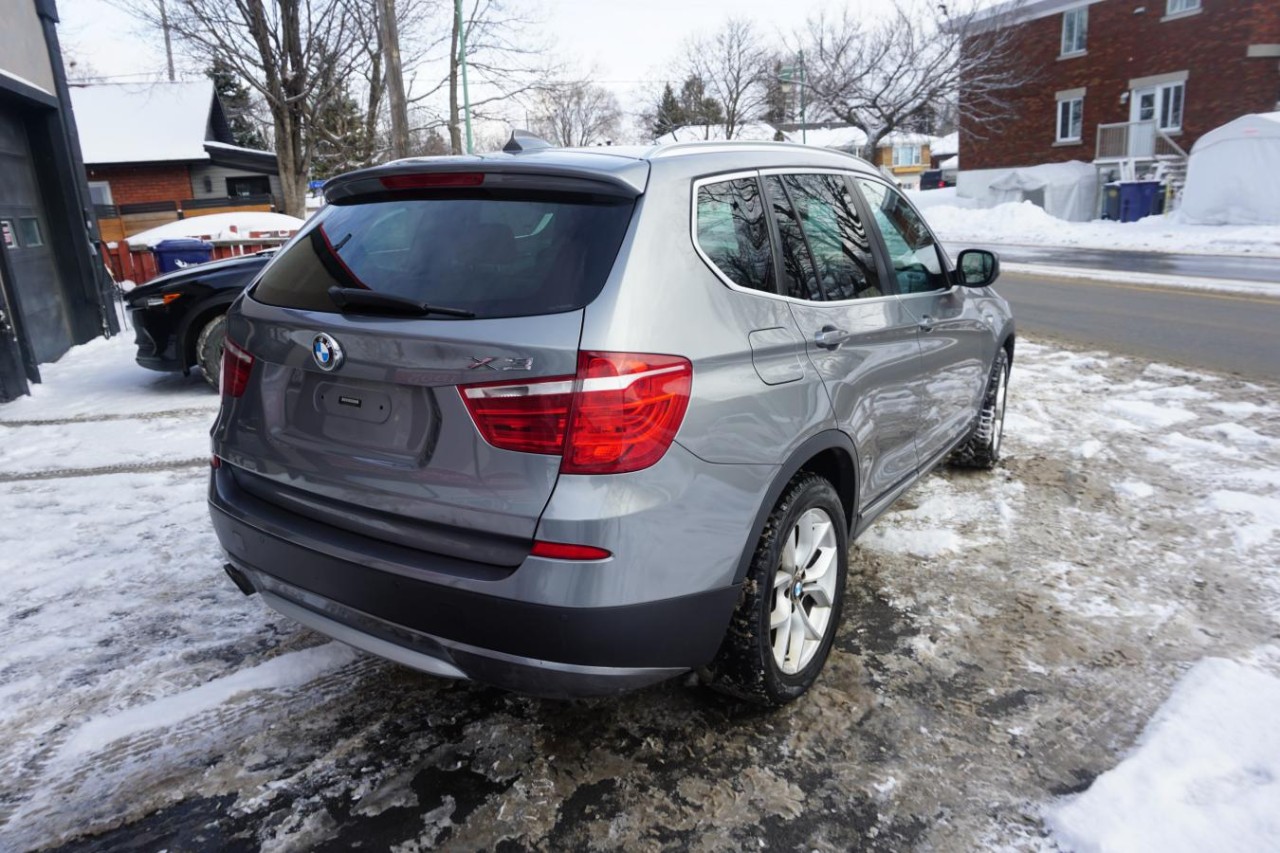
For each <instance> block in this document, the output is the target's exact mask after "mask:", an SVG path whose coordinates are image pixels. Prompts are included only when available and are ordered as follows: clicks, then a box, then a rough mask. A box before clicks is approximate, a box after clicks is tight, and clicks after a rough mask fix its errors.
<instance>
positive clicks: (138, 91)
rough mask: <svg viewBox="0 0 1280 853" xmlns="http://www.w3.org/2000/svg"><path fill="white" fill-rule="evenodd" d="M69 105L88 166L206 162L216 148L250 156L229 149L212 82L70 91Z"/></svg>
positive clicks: (105, 86)
mask: <svg viewBox="0 0 1280 853" xmlns="http://www.w3.org/2000/svg"><path fill="white" fill-rule="evenodd" d="M71 105H72V109H74V110H75V116H76V126H77V128H78V130H79V135H80V148H81V151H82V152H83V154H84V162H85V164H86V165H90V166H92V165H102V164H107V163H173V162H182V163H190V162H208V161H209V160H210V159H213V158H211V157H210V151H209V150H208V146H219V145H222V146H224V147H228V148H230V149H232V150H236V151H241V152H247V151H248V149H237V148H236V147H235V146H234V145H233V143H234V142H235V139H234V138H233V137H232V135H231V130H230V127H229V126H228V125H227V120H226V116H225V115H224V114H223V112H222V104H221V103H220V102H219V101H218V99H217V98H216V97H215V96H214V91H213V81H212V80H198V81H190V82H181V83H101V84H94V85H90V86H73V87H72V88H71ZM253 153H255V154H258V155H259V156H262V155H265V156H269V157H271V158H272V160H273V161H274V159H275V157H274V155H271V154H266V152H253Z"/></svg>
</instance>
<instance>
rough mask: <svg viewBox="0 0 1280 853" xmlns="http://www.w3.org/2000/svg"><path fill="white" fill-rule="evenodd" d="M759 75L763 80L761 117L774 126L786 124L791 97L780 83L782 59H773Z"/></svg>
mask: <svg viewBox="0 0 1280 853" xmlns="http://www.w3.org/2000/svg"><path fill="white" fill-rule="evenodd" d="M760 76H761V77H762V78H763V79H764V81H765V82H764V88H765V94H764V113H763V115H762V116H761V118H763V119H764V120H765V121H766V122H768V123H769V124H771V125H773V126H774V127H778V126H780V125H784V124H786V123H787V121H788V120H789V118H790V115H791V99H790V97H788V94H787V90H786V89H785V88H784V87H783V83H782V60H780V59H775V60H773V62H771V63H769V64H768V65H767V66H766V67H765V70H764V72H763V73H762V74H761V75H760Z"/></svg>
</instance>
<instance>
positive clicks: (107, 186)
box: [89, 181, 115, 204]
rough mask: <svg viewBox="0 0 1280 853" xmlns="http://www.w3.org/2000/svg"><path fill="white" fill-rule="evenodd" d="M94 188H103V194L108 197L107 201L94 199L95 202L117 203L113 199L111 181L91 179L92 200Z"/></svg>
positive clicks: (90, 192)
mask: <svg viewBox="0 0 1280 853" xmlns="http://www.w3.org/2000/svg"><path fill="white" fill-rule="evenodd" d="M94 190H102V192H103V195H104V196H105V198H106V201H94V202H93V203H94V204H115V202H114V201H112V200H111V182H110V181H89V197H90V200H92V198H93V191H94Z"/></svg>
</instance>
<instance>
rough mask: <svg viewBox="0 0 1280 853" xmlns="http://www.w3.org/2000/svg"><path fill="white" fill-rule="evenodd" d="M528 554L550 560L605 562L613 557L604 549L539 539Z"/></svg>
mask: <svg viewBox="0 0 1280 853" xmlns="http://www.w3.org/2000/svg"><path fill="white" fill-rule="evenodd" d="M529 554H530V556H533V557H547V558H548V559H552V560H607V559H609V558H610V557H612V556H613V555H612V554H610V553H609V552H608V551H606V550H605V549H603V548H596V547H594V546H592V545H570V544H569V543H567V542H544V541H543V540H541V539H538V540H536V541H535V542H534V543H533V550H532V551H530V552H529Z"/></svg>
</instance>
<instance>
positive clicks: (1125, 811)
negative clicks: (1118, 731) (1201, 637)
mask: <svg viewBox="0 0 1280 853" xmlns="http://www.w3.org/2000/svg"><path fill="white" fill-rule="evenodd" d="M1278 709H1280V678H1277V677H1276V676H1274V675H1270V674H1268V673H1266V672H1263V671H1261V670H1259V669H1256V668H1253V667H1250V666H1245V665H1243V664H1239V663H1236V662H1234V661H1228V660H1222V659H1221V658H1207V659H1205V660H1202V661H1201V662H1200V663H1198V664H1196V665H1195V667H1193V668H1192V669H1191V671H1190V672H1188V673H1187V674H1186V675H1184V676H1183V677H1182V680H1181V681H1179V682H1178V685H1177V686H1176V687H1175V688H1174V690H1173V694H1172V695H1171V696H1170V697H1169V699H1168V700H1167V701H1166V702H1165V703H1164V705H1162V706H1161V708H1160V710H1159V711H1157V712H1156V714H1155V716H1154V717H1153V718H1152V719H1151V722H1150V723H1148V724H1147V727H1146V730H1145V731H1144V732H1143V733H1142V737H1141V738H1139V739H1138V744H1137V747H1136V748H1135V749H1134V751H1133V754H1132V755H1130V756H1129V757H1128V758H1126V759H1125V760H1124V762H1123V763H1122V764H1120V766H1119V767H1117V768H1115V769H1114V770H1110V771H1108V772H1107V773H1104V774H1103V775H1102V776H1100V777H1099V778H1098V779H1097V781H1095V782H1094V783H1093V785H1092V786H1090V788H1089V790H1088V791H1086V792H1085V793H1083V794H1081V795H1079V796H1078V797H1074V798H1071V799H1070V800H1068V801H1067V802H1065V803H1063V804H1061V805H1058V806H1055V807H1053V808H1052V809H1050V810H1049V813H1048V816H1047V817H1048V824H1049V826H1050V827H1052V829H1053V831H1054V835H1055V837H1056V838H1057V840H1058V842H1059V843H1060V844H1061V845H1062V846H1064V847H1067V848H1070V849H1072V850H1077V851H1081V853H1084V851H1095V850H1096V851H1103V850H1106V851H1114V853H1128V851H1133V853H1142V852H1143V851H1147V850H1162V851H1166V853H1174V851H1187V853H1198V851H1202V850H1275V849H1277V846H1278V845H1280V724H1278V723H1277V716H1280V714H1278V713H1277V712H1278Z"/></svg>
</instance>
